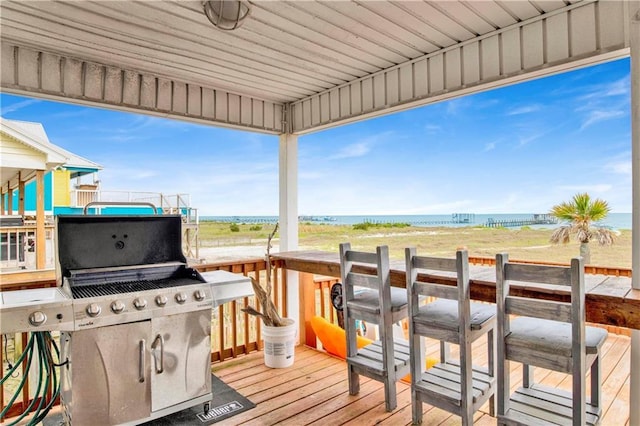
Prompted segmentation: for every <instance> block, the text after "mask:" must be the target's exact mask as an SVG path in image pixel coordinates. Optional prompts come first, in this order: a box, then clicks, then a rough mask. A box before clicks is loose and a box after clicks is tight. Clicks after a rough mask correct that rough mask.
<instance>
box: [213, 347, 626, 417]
mask: <svg viewBox="0 0 640 426" xmlns="http://www.w3.org/2000/svg"><path fill="white" fill-rule="evenodd" d="M485 345H486V343H485ZM435 349H436V346H435V344H433V342H432V343H431V344H429V345H428V346H427V354H428V356H429V355H431V356H433V354H434V353H435V352H434V351H435ZM476 350H477V351H481V350H482V344H480V345H479V346H477V347H474V354H475V353H476ZM603 350H604V358H603V362H602V377H603V386H602V388H603V419H602V425H604V426H609V425H611V426H623V425H628V424H629V414H628V412H629V371H630V370H629V369H630V365H629V352H630V339H629V338H628V337H626V336H620V335H615V334H609V338H608V339H607V341H606V342H605V345H604V348H603ZM482 352H484V351H482ZM480 353H481V352H478V354H480ZM478 361H479V363H482V362H483V360H482V357H481V356H478ZM213 371H214V373H215V374H216V375H217V376H218V377H219V378H220V379H222V380H223V381H224V382H226V383H227V384H229V385H230V386H232V387H233V388H235V389H236V390H237V391H238V392H240V393H241V394H242V395H244V396H246V397H247V398H249V400H251V401H252V402H254V403H255V404H256V407H255V408H253V409H251V410H249V411H246V412H244V413H241V414H238V415H236V416H234V417H232V418H230V419H228V420H226V421H223V422H220V423H218V424H219V425H275V424H278V425H295V426H298V425H309V424H313V425H322V426H329V425H331V426H334V425H409V424H411V395H410V392H409V386H408V385H407V384H405V383H404V382H399V383H398V385H397V391H398V407H397V408H396V409H395V410H394V411H393V412H391V413H387V412H385V410H384V390H383V387H382V384H381V383H380V382H376V381H373V380H370V379H367V378H365V377H361V378H360V393H359V394H358V395H356V396H350V395H349V392H348V384H347V374H346V365H345V363H344V361H343V360H341V359H338V358H336V357H333V356H330V355H327V354H326V353H324V352H321V351H317V350H314V349H310V348H308V347H303V346H299V347H298V348H297V350H296V355H295V363H294V366H293V367H291V368H286V369H270V368H267V367H265V366H264V363H263V354H262V352H257V353H253V354H250V355H247V356H243V357H241V358H237V359H233V360H229V361H225V362H223V363H220V364H215V365H214V366H213ZM511 376H512V378H511V383H512V386H514V387H517V386H519V385H520V382H521V368H520V367H514V368H513V369H512V374H511ZM535 378H536V381H541V382H542V383H544V384H546V385H549V386H555V387H559V388H563V389H567V390H570V388H571V383H570V380H569V377H568V376H566V375H564V374H560V373H555V372H547V371H545V370H542V369H536V370H535ZM423 409H424V421H423V425H455V424H460V419H459V418H458V417H457V416H452V415H450V414H449V413H447V412H445V411H442V410H440V409H437V408H433V407H431V406H428V405H427V404H424V405H423ZM474 424H476V425H495V424H496V421H495V419H494V418H492V417H491V416H489V414H488V407H486V406H485V407H484V408H483V409H482V410H481V411H480V412H478V413H476V416H475V418H474Z"/></svg>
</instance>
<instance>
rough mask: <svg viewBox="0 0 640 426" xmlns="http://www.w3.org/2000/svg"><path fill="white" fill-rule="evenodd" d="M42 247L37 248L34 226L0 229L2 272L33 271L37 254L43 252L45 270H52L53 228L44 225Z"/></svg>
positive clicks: (3, 227) (35, 228)
mask: <svg viewBox="0 0 640 426" xmlns="http://www.w3.org/2000/svg"><path fill="white" fill-rule="evenodd" d="M44 230H45V238H44V244H45V246H44V247H38V246H37V238H36V232H37V227H36V226H35V225H21V226H2V227H0V268H2V271H3V272H8V271H19V270H25V269H35V268H36V259H37V253H38V252H39V251H40V250H44V253H45V268H53V267H54V266H55V264H54V262H55V260H54V247H55V226H54V225H51V224H49V225H45V228H44Z"/></svg>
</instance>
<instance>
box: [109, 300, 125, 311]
mask: <svg viewBox="0 0 640 426" xmlns="http://www.w3.org/2000/svg"><path fill="white" fill-rule="evenodd" d="M111 311H112V312H113V313H114V314H119V313H121V312H122V311H124V303H122V302H121V301H119V300H116V301H114V302H112V303H111Z"/></svg>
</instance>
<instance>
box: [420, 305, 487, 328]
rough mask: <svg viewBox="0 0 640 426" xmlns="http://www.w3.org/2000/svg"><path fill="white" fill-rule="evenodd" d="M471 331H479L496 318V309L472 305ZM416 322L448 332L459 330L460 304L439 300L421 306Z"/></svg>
mask: <svg viewBox="0 0 640 426" xmlns="http://www.w3.org/2000/svg"><path fill="white" fill-rule="evenodd" d="M470 311H471V318H470V319H471V329H472V330H479V329H481V328H482V326H483V325H484V324H485V323H486V322H487V321H489V320H491V319H492V318H495V316H496V307H495V306H494V305H488V304H483V303H471V304H470ZM413 320H414V321H415V322H418V323H421V324H424V325H428V326H433V327H438V328H444V329H447V330H459V328H460V320H459V319H458V302H457V301H456V300H448V299H438V300H436V301H434V302H431V303H427V304H426V305H423V306H420V308H419V310H418V315H416V316H415V317H414V319H413Z"/></svg>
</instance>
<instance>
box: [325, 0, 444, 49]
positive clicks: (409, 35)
mask: <svg viewBox="0 0 640 426" xmlns="http://www.w3.org/2000/svg"><path fill="white" fill-rule="evenodd" d="M325 5H326V6H327V7H328V8H330V9H331V10H334V11H336V12H340V13H342V14H344V15H346V16H349V17H350V18H351V19H354V20H357V21H358V22H361V23H363V24H364V25H368V22H373V23H376V22H379V23H381V24H383V25H380V26H378V27H376V28H377V30H378V31H380V32H382V33H384V34H385V35H386V36H388V37H392V38H394V39H395V40H398V41H400V40H401V41H402V42H404V43H408V44H409V45H410V46H412V47H413V48H414V49H416V50H420V51H423V52H430V51H434V50H437V49H438V48H439V44H438V43H432V42H430V41H429V40H426V39H424V38H422V37H419V36H418V35H416V34H414V33H413V32H411V31H409V30H408V29H406V28H405V27H404V26H399V25H397V24H396V23H395V22H393V21H390V20H389V19H388V18H387V17H385V16H382V15H380V14H378V13H374V12H372V11H370V10H368V9H366V8H363V7H362V6H361V5H360V4H358V3H355V2H341V1H337V2H327V3H325ZM355 7H357V8H360V9H362V10H358V13H355V14H352V13H351V8H355ZM389 24H391V25H389ZM425 43H427V44H428V45H429V46H425Z"/></svg>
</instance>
